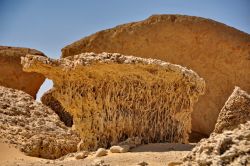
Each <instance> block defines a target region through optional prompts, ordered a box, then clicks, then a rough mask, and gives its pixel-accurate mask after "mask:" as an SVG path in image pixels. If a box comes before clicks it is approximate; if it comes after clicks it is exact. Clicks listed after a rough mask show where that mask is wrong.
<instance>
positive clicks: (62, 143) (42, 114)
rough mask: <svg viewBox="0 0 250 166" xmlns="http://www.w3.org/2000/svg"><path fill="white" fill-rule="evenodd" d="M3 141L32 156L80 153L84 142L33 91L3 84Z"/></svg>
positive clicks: (0, 126)
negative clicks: (33, 96)
mask: <svg viewBox="0 0 250 166" xmlns="http://www.w3.org/2000/svg"><path fill="white" fill-rule="evenodd" d="M0 140H1V141H4V142H6V143H9V144H13V145H15V146H16V147H17V148H19V149H20V150H21V151H23V152H24V153H26V154H27V155H29V156H34V157H41V158H46V159H56V158H59V157H61V156H64V155H66V154H68V153H73V152H76V150H77V144H78V143H79V142H80V139H79V136H78V135H77V134H76V132H75V131H73V130H71V129H70V128H68V127H66V126H65V125H64V124H63V123H62V122H61V121H60V119H59V117H58V116H57V114H55V113H54V111H52V110H51V109H50V108H49V107H46V106H45V105H43V104H42V103H40V102H37V101H35V100H34V99H33V98H32V97H31V96H30V95H29V94H27V93H25V92H23V91H20V90H16V89H11V88H6V87H3V86H0Z"/></svg>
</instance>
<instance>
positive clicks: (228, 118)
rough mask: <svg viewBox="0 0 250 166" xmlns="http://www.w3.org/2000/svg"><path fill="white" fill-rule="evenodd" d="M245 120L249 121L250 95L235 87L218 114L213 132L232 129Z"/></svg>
mask: <svg viewBox="0 0 250 166" xmlns="http://www.w3.org/2000/svg"><path fill="white" fill-rule="evenodd" d="M247 121H250V95H249V94H247V93H246V92H245V91H243V90H241V89H240V88H239V87H235V89H234V91H233V93H232V94H231V96H230V97H229V98H228V100H227V102H226V103H225V105H224V107H223V108H222V110H221V112H220V114H219V117H218V120H217V123H216V125H215V129H214V132H216V133H221V132H222V131H223V130H233V129H234V128H237V126H238V125H239V124H243V123H246V122H247Z"/></svg>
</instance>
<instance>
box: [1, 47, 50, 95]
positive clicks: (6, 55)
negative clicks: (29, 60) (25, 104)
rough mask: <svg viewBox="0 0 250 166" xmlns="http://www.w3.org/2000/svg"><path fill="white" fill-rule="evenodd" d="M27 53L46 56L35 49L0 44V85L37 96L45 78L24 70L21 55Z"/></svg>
mask: <svg viewBox="0 0 250 166" xmlns="http://www.w3.org/2000/svg"><path fill="white" fill-rule="evenodd" d="M26 54H34V55H40V56H45V55H44V54H43V53H42V52H40V51H37V50H34V49H29V48H20V47H7V46H0V66H1V67H0V85H1V86H5V87H9V88H14V89H19V90H22V91H24V92H26V93H28V94H30V95H31V96H33V98H36V94H37V91H38V90H39V88H40V86H41V85H42V83H43V82H44V80H45V78H44V76H43V75H41V74H38V73H27V72H24V71H23V70H22V66H21V57H23V56H25V55H26Z"/></svg>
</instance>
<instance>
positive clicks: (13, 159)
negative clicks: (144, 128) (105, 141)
mask: <svg viewBox="0 0 250 166" xmlns="http://www.w3.org/2000/svg"><path fill="white" fill-rule="evenodd" d="M193 147H194V145H192V144H173V143H171V144H170V143H157V144H148V145H141V146H138V147H136V148H134V149H132V150H131V152H128V153H120V154H119V153H110V152H109V153H108V155H107V156H103V157H98V158H97V157H94V154H91V155H89V156H88V157H87V158H85V159H80V160H76V159H75V157H73V156H74V155H73V154H72V155H67V157H62V158H60V159H57V160H47V159H41V158H37V157H30V156H26V155H25V154H23V153H22V152H20V151H19V150H18V149H16V148H14V147H13V146H11V145H9V144H6V143H0V165H2V166H16V165H19V166H30V165H35V166H37V165H38V166H40V165H48V166H49V165H58V166H64V165H65V166H66V165H74V166H78V165H79V166H80V165H81V166H90V165H92V164H94V163H98V162H100V161H101V160H103V161H104V164H109V165H110V166H127V165H137V164H138V163H141V162H146V163H148V165H154V166H163V165H167V164H168V163H170V162H178V161H180V159H181V158H183V156H185V155H186V154H187V153H188V152H189V151H190V150H191V149H192V148H193ZM70 156H72V157H70Z"/></svg>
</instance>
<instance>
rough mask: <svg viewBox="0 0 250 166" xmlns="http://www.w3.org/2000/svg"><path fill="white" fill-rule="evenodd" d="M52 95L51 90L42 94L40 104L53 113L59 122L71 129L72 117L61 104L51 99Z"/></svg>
mask: <svg viewBox="0 0 250 166" xmlns="http://www.w3.org/2000/svg"><path fill="white" fill-rule="evenodd" d="M52 93H53V89H51V90H49V91H47V92H46V93H44V94H43V96H42V97H41V102H42V103H43V104H44V105H46V106H48V107H50V108H51V109H52V110H53V111H55V113H56V114H57V115H58V116H59V118H60V120H61V121H63V123H64V124H65V125H66V126H68V127H71V126H72V125H73V117H72V116H71V115H70V113H68V112H67V111H65V109H64V108H63V107H62V105H61V103H60V102H59V101H58V100H57V99H56V98H54V97H53V95H52Z"/></svg>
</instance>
